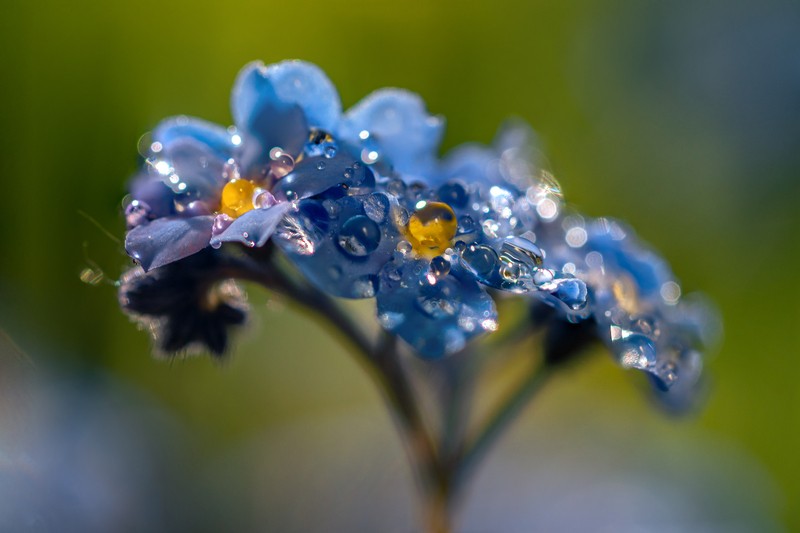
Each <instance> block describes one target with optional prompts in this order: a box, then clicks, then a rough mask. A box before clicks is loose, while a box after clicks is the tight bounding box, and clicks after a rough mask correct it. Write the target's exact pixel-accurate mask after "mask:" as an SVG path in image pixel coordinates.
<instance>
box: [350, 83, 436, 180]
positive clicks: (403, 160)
mask: <svg viewBox="0 0 800 533" xmlns="http://www.w3.org/2000/svg"><path fill="white" fill-rule="evenodd" d="M363 131H366V132H368V133H369V136H368V137H367V138H366V139H364V138H362V134H361V132H363ZM443 132H444V119H442V118H441V117H436V116H431V115H429V114H428V113H427V111H426V110H425V103H424V102H423V101H422V99H421V98H420V97H419V96H418V95H416V94H414V93H411V92H408V91H404V90H401V89H381V90H379V91H375V92H374V93H372V94H371V95H369V96H367V97H366V98H365V99H363V100H362V101H361V102H359V103H358V104H356V105H355V106H354V107H353V108H351V109H350V110H349V111H348V112H347V113H346V114H345V116H344V119H343V120H342V122H341V124H340V125H339V129H338V131H337V135H338V137H339V138H341V140H343V141H345V142H347V143H348V144H350V145H352V146H356V147H359V148H361V147H370V149H371V148H372V147H373V146H374V147H375V149H376V151H377V152H378V158H379V161H380V160H387V161H388V162H389V163H390V164H391V165H393V166H394V168H395V170H397V171H398V172H400V173H404V174H412V175H417V176H420V175H424V174H427V173H429V172H430V170H431V169H432V168H433V165H434V162H435V158H436V151H437V149H438V147H439V142H440V141H441V138H442V133H443Z"/></svg>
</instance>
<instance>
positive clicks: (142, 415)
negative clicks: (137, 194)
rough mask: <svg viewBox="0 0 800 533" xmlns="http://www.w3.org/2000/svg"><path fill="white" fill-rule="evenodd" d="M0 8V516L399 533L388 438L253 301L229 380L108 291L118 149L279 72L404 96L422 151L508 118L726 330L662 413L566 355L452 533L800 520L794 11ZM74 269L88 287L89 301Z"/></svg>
mask: <svg viewBox="0 0 800 533" xmlns="http://www.w3.org/2000/svg"><path fill="white" fill-rule="evenodd" d="M0 15H1V16H0V50H1V51H0V58H2V66H1V67H0V69H1V70H0V73H1V74H0V75H1V76H2V78H1V79H2V83H1V84H0V102H1V103H2V116H1V117H0V124H2V128H0V136H1V137H0V146H2V150H3V152H2V153H3V157H2V158H1V159H0V169H1V172H2V174H1V175H2V178H1V179H2V191H3V193H2V198H3V202H2V205H3V209H4V213H5V215H4V216H3V220H4V222H5V225H4V233H5V237H4V239H3V249H2V252H0V328H2V331H3V334H2V337H0V355H2V368H3V369H4V376H3V377H2V378H0V384H2V385H3V388H2V390H0V399H1V400H2V401H3V403H4V405H3V409H2V410H1V411H0V422H2V425H0V430H2V431H1V434H0V475H2V476H3V478H4V479H3V480H0V494H6V495H9V494H11V495H13V496H14V498H16V499H14V498H12V499H11V500H10V501H11V502H12V503H5V504H0V526H2V525H8V524H19V523H21V522H24V523H25V524H29V525H30V527H31V528H33V530H39V529H36V528H40V529H42V530H63V529H62V528H61V527H54V524H55V525H56V526H57V525H58V524H61V526H63V525H64V524H67V523H77V524H82V527H81V528H80V529H81V530H84V531H90V530H94V529H93V528H96V530H98V531H102V530H108V529H107V527H108V525H109V524H114V525H115V527H114V529H116V530H126V529H128V530H137V531H141V530H182V529H183V530H185V529H191V530H209V531H214V530H227V529H239V530H275V531H291V530H298V531H301V530H309V529H315V528H316V529H320V530H328V531H336V530H362V529H364V530H400V531H407V530H410V529H412V526H410V525H409V524H413V516H412V515H411V513H413V507H412V506H413V505H414V500H413V494H412V492H411V491H412V482H411V479H410V475H409V473H408V472H407V470H406V469H405V466H404V464H403V461H404V455H403V450H402V448H401V446H400V444H399V443H397V442H396V441H397V439H396V438H395V435H394V433H393V432H394V430H393V428H392V425H391V420H390V419H389V417H388V416H387V415H386V414H385V413H384V412H383V410H382V409H383V408H382V403H381V398H380V396H379V394H378V393H377V392H376V391H374V390H373V387H372V384H371V383H370V381H369V380H368V378H367V376H366V375H364V373H363V371H362V370H361V369H360V367H359V366H358V365H356V364H355V363H354V362H353V360H352V359H350V358H349V357H348V356H347V354H345V353H344V352H342V351H341V350H340V349H339V348H338V346H337V345H335V344H334V343H332V342H331V341H330V339H329V337H328V336H327V335H326V333H325V332H324V331H323V330H321V329H319V328H318V327H317V326H316V325H315V324H313V323H311V322H310V321H309V320H308V319H307V318H306V317H303V316H300V315H298V314H296V313H294V312H293V311H291V310H289V309H287V308H285V307H284V306H283V304H282V303H281V302H279V301H273V300H270V299H269V298H268V296H267V295H264V294H263V293H262V292H260V291H258V290H253V291H251V301H252V303H253V307H254V310H255V314H254V318H253V320H252V326H251V327H250V329H249V330H248V331H247V332H245V334H244V335H243V336H241V338H240V339H239V342H238V343H237V345H236V347H235V352H234V354H233V357H232V358H231V359H230V360H229V361H228V362H226V363H224V364H222V365H219V364H214V363H213V362H211V361H209V360H207V359H206V358H196V359H190V360H186V361H177V362H172V363H165V362H163V361H157V360H154V359H152V358H151V357H150V355H149V353H150V348H149V341H148V338H147V336H146V335H145V334H144V333H143V332H140V331H137V329H136V328H135V326H134V325H132V324H131V323H129V321H128V320H127V319H126V317H125V316H123V315H122V314H121V313H120V312H119V310H118V308H117V304H116V296H115V289H114V287H113V286H112V285H111V283H110V282H108V280H113V279H115V278H116V277H117V276H118V275H119V273H120V272H121V270H122V268H123V267H125V266H126V265H127V264H129V263H128V260H127V258H126V257H125V256H124V255H123V252H122V249H121V246H120V244H119V242H116V241H115V240H113V239H112V238H111V237H109V236H108V235H106V231H107V232H110V233H111V234H113V235H115V236H117V237H118V238H119V237H121V236H122V235H123V232H124V225H123V223H122V221H121V208H120V201H121V198H122V197H123V195H124V194H125V190H124V187H125V182H126V179H127V177H128V176H130V175H131V173H132V172H134V170H135V169H136V168H137V165H138V156H137V147H136V144H137V139H139V137H140V136H141V135H142V134H143V133H144V132H146V131H148V130H149V129H151V128H152V127H153V126H154V125H155V124H156V123H157V122H158V121H159V120H160V119H161V118H163V117H166V116H170V115H175V114H187V115H194V116H199V117H203V118H205V119H208V120H211V121H214V122H218V123H222V124H228V123H229V122H230V117H229V110H228V98H229V91H230V88H231V84H232V82H233V79H234V77H235V75H236V73H237V71H238V70H239V68H241V66H243V65H244V64H245V63H246V62H248V61H250V60H253V59H263V60H264V61H265V62H267V63H270V62H274V61H278V60H281V59H286V58H301V59H306V60H309V61H312V62H315V63H317V64H318V65H320V66H321V67H322V68H323V69H324V70H325V71H326V72H327V73H328V75H329V76H330V78H331V79H332V80H333V82H334V84H335V85H336V86H337V87H338V89H339V91H340V94H341V97H342V100H343V104H344V105H345V107H347V106H350V105H352V104H354V103H355V102H356V101H358V100H359V99H360V98H361V97H363V96H364V95H366V94H367V93H369V92H370V91H372V90H374V89H377V88H380V87H384V86H400V87H405V88H408V89H411V90H413V91H416V92H418V93H420V94H421V95H422V97H423V98H424V99H425V100H426V102H427V104H428V108H429V109H430V110H431V111H432V112H434V113H440V114H442V115H444V116H445V117H446V118H447V123H448V127H447V133H446V135H445V140H444V147H443V149H447V148H450V147H453V146H455V145H457V144H459V143H462V142H465V141H471V140H476V141H482V142H489V141H490V140H491V139H492V137H493V135H494V133H495V131H496V129H497V127H498V126H499V124H500V123H501V122H502V121H503V120H504V119H505V118H507V117H509V116H518V117H521V118H523V119H525V120H526V121H528V122H529V123H530V124H531V125H532V126H533V127H534V128H535V129H536V131H537V133H538V135H539V141H540V148H541V151H542V152H543V154H545V157H546V161H547V166H548V167H549V168H550V169H551V170H552V171H553V172H554V174H555V175H556V176H557V177H558V179H559V180H560V182H561V184H562V186H563V188H564V189H565V193H566V197H567V199H568V200H569V201H571V202H572V203H573V204H575V205H576V206H577V207H578V208H579V209H581V210H583V211H584V212H586V213H587V214H589V215H594V216H600V215H608V216H614V217H618V218H621V219H624V220H627V221H628V222H630V223H631V224H632V225H633V226H634V227H635V228H637V231H638V232H639V234H640V235H641V236H642V237H643V238H644V239H645V240H647V241H649V242H650V243H652V244H653V245H654V246H655V247H657V248H658V249H659V250H661V251H662V252H663V253H664V255H665V256H666V257H668V258H669V259H670V261H671V262H672V265H673V268H674V271H675V272H676V274H677V275H678V276H679V278H680V279H681V280H682V282H683V286H684V291H685V292H691V291H694V290H702V291H704V292H705V293H707V294H708V295H710V296H711V298H712V299H713V300H714V301H715V302H716V303H717V304H718V306H719V308H720V310H721V313H722V316H723V319H724V325H725V336H724V343H723V345H722V346H721V349H720V350H719V353H718V354H717V355H716V356H714V357H712V358H710V359H709V361H708V368H707V370H708V373H709V375H710V377H711V380H712V388H711V393H710V395H709V398H708V403H707V406H706V408H705V409H703V410H702V411H701V412H699V413H698V414H697V415H695V416H692V417H690V418H688V419H682V420H675V419H672V418H669V417H666V416H665V415H663V414H661V413H660V412H658V411H656V410H654V409H651V408H650V406H649V405H648V404H647V401H646V399H645V397H644V396H643V395H642V394H641V390H639V388H640V385H641V384H642V383H641V382H640V381H639V380H638V379H636V378H638V376H634V375H633V374H632V373H626V372H623V371H622V370H620V369H618V368H616V367H615V366H614V365H613V364H612V362H611V360H610V359H609V358H607V357H604V356H601V355H598V356H596V357H594V358H592V359H590V360H589V361H588V362H587V363H586V364H585V365H584V366H582V367H580V368H579V369H575V370H574V371H571V372H570V373H568V374H566V375H564V376H561V377H560V378H559V379H557V380H556V381H555V382H554V383H553V384H552V385H551V387H550V388H549V389H548V390H547V391H546V392H545V394H544V396H543V397H542V398H541V401H540V403H539V405H538V406H536V407H534V408H533V409H532V410H529V411H528V412H526V414H525V416H524V420H523V421H522V422H521V424H520V425H519V426H518V427H516V428H515V429H514V430H513V431H512V432H511V433H510V434H509V435H508V438H507V439H505V440H504V441H503V442H502V443H501V445H500V446H499V447H498V448H497V449H496V450H495V454H494V455H493V457H492V459H491V460H490V461H489V462H488V463H487V464H486V466H485V468H484V469H482V471H481V474H480V476H479V479H478V480H476V486H475V488H474V490H473V491H472V493H471V496H470V498H469V500H468V502H467V504H466V509H465V511H464V518H463V524H464V525H465V526H466V530H476V531H477V530H481V531H486V530H498V531H513V530H520V531H528V530H532V529H533V527H527V526H522V524H526V523H536V524H538V526H537V527H539V528H542V529H541V530H549V531H557V530H570V528H571V527H572V526H575V527H579V526H576V524H581V523H582V524H584V526H587V524H592V525H594V526H599V525H602V524H606V523H607V525H608V527H609V528H611V529H610V530H614V531H623V530H634V529H636V530H651V529H652V530H659V527H660V528H662V530H663V529H664V528H667V529H669V526H676V529H672V530H703V531H705V530H715V531H721V530H724V531H730V530H742V531H747V530H759V531H763V530H775V529H777V530H781V529H791V530H800V453H799V450H800V394H799V393H798V390H800V388H798V387H797V379H798V376H800V358H798V349H799V348H800V342H798V341H800V335H798V331H800V328H798V319H800V312H798V310H799V309H800V306H799V305H798V303H797V302H798V296H800V295H799V294H798V292H799V291H800V283H798V282H797V281H796V277H795V275H794V274H792V272H795V270H794V269H795V268H797V263H798V260H800V250H799V248H800V247H798V236H797V235H798V231H799V230H800V216H798V214H797V208H798V199H800V195H798V192H799V191H798V189H800V185H798V184H799V183H800V181H799V180H798V173H799V172H800V142H799V139H800V4H798V3H797V2H790V1H785V2H784V1H780V0H766V1H763V2H737V1H730V0H701V1H697V0H677V1H673V2H656V1H640V0H613V1H608V2H592V1H588V0H582V1H573V2H557V1H546V0H539V1H530V2H522V1H520V2H510V1H506V0H495V1H492V2H488V1H485V2H469V1H463V0H462V1H447V2H394V3H385V4H384V3H378V2H374V1H347V2H309V1H306V0H297V1H292V2H273V1H264V2H249V3H244V2H241V3H240V2H227V3H223V2H211V1H205V0H193V1H181V2H171V1H153V0H140V1H138V2H117V3H110V2H99V1H98V2H90V1H86V0H76V1H74V2H60V1H55V0H41V1H39V2H22V1H19V0H6V1H5V2H4V4H3V7H1V8H0ZM82 213H85V214H86V215H88V216H84V215H82ZM89 217H91V218H92V219H94V220H96V222H97V225H95V224H94V223H92V222H90V221H89ZM98 225H99V226H101V227H102V228H105V230H100V229H98V227H97V226H98ZM86 267H92V268H100V269H102V270H103V271H104V272H105V275H106V281H103V282H101V283H99V284H98V285H95V286H92V285H88V284H85V283H83V282H81V280H80V279H79V274H80V273H81V271H82V270H83V269H84V268H86ZM376 450H378V451H376ZM20 457H28V459H30V458H33V459H30V460H29V461H28V462H25V460H22V459H20ZM37 458H39V459H37ZM42 458H44V459H42ZM512 459H513V460H512ZM558 465H562V466H563V468H561V467H559V468H556V466H558ZM31 472H33V473H31ZM32 479H33V481H32ZM3 491H5V492H3ZM26 491H27V492H26ZM581 491H583V492H581ZM615 491H616V492H615ZM609 494H612V495H613V494H618V497H616V499H615V498H614V497H611V496H609ZM2 499H3V500H6V501H9V500H8V499H7V498H5V497H4V498H2ZM20 501H22V502H24V503H21V504H19V505H17V503H19V502H20ZM13 502H17V503H13ZM98 502H100V503H98ZM61 507H63V508H64V509H61ZM60 509H61V510H60ZM84 511H85V513H86V514H88V515H89V516H91V520H89V522H86V521H85V520H87V519H86V516H85V514H82V513H84ZM568 511H569V512H568ZM62 512H63V513H62ZM314 512H317V514H320V515H321V516H324V517H325V518H324V519H322V518H320V519H319V520H317V519H312V518H310V517H311V515H314ZM3 513H5V517H6V518H2V516H3ZM537 513H538V514H537ZM548 513H549V517H548ZM559 513H561V514H559ZM570 513H572V514H575V513H577V514H578V515H581V516H582V518H581V519H582V520H585V522H574V523H573V522H565V520H567V516H569V515H570ZM626 513H627V514H626ZM62 514H64V515H65V516H69V517H71V519H73V520H74V522H70V519H65V520H66V521H64V522H60V521H59V520H60V518H57V517H59V516H61V515H62ZM562 515H563V516H562ZM599 515H602V516H601V517H600V518H598V516H599ZM53 517H56V518H53ZM4 520H5V521H4ZM315 520H317V521H315ZM481 520H491V521H489V522H481ZM526 520H530V522H526ZM603 520H605V522H604V521H603ZM20 521H21V522H20ZM481 524H483V525H481ZM501 524H502V525H501ZM570 524H571V525H570ZM471 526H472V527H473V529H470V527H471ZM517 526H518V529H515V527H517ZM637 528H638V529H637ZM584 529H595V528H594V527H588V526H587V527H585V528H584Z"/></svg>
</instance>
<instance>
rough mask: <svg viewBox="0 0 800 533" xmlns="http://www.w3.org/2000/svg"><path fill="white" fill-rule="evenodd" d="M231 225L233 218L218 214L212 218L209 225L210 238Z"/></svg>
mask: <svg viewBox="0 0 800 533" xmlns="http://www.w3.org/2000/svg"><path fill="white" fill-rule="evenodd" d="M232 223H233V217H230V216H228V215H226V214H225V213H220V214H219V215H217V216H215V217H214V222H213V224H211V236H212V237H216V236H217V235H219V234H220V233H222V232H223V231H225V230H226V229H228V226H230V225H231V224H232Z"/></svg>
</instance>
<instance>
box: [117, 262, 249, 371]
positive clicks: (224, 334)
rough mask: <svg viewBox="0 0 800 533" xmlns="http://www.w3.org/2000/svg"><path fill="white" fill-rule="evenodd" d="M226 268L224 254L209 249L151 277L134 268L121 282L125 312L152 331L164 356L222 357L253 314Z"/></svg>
mask: <svg viewBox="0 0 800 533" xmlns="http://www.w3.org/2000/svg"><path fill="white" fill-rule="evenodd" d="M222 266H223V265H222V263H221V262H220V261H219V256H218V252H216V251H215V250H211V249H208V250H204V251H201V252H200V253H197V254H194V255H192V256H191V257H186V258H184V259H180V260H178V261H175V262H173V263H170V264H168V265H165V266H164V267H162V268H157V269H155V270H152V271H150V272H145V271H144V270H143V269H142V268H141V267H134V268H132V269H130V270H128V271H127V272H126V273H125V274H124V275H123V276H122V278H121V280H120V285H119V292H118V294H119V303H120V307H122V309H123V311H125V313H126V314H127V315H128V316H129V317H131V318H132V319H133V320H134V321H135V322H137V323H139V325H140V326H141V327H142V329H145V330H147V331H148V332H150V334H151V335H152V337H153V341H154V342H155V345H156V348H157V351H158V352H161V353H163V354H168V355H172V354H175V353H181V352H187V351H192V350H197V349H199V350H203V351H208V352H209V353H211V354H213V355H215V356H217V357H220V356H222V355H223V354H224V353H225V351H226V349H227V347H228V337H229V333H230V330H231V329H234V328H236V327H239V326H242V325H243V324H244V323H245V321H246V319H247V310H248V307H247V303H246V301H245V298H244V294H243V293H242V291H241V289H240V288H239V287H238V286H237V285H236V284H235V283H234V282H233V281H232V280H230V279H225V275H224V273H223V271H224V269H223V268H222Z"/></svg>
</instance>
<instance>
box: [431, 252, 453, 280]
mask: <svg viewBox="0 0 800 533" xmlns="http://www.w3.org/2000/svg"><path fill="white" fill-rule="evenodd" d="M430 271H431V274H433V276H434V277H436V278H442V277H444V276H446V275H447V274H449V273H450V261H448V260H447V259H445V258H444V257H442V256H441V255H440V256H437V257H434V258H433V259H431V265H430Z"/></svg>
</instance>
